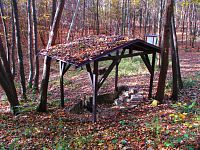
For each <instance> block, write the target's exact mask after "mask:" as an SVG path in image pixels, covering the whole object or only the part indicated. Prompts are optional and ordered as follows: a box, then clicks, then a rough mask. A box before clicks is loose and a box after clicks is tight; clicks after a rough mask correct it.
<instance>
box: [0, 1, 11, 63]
mask: <svg viewBox="0 0 200 150" xmlns="http://www.w3.org/2000/svg"><path fill="white" fill-rule="evenodd" d="M0 12H1V19H2V23H3V30H4V39H5V46H6V54H7V55H6V57H7V60H8V64H9V66H10V49H9V42H8V32H7V27H6V20H5V15H4V10H3V4H2V2H1V0H0Z"/></svg>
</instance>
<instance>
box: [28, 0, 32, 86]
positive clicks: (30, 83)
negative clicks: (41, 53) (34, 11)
mask: <svg viewBox="0 0 200 150" xmlns="http://www.w3.org/2000/svg"><path fill="white" fill-rule="evenodd" d="M27 9H28V54H29V78H28V86H29V88H32V85H33V54H32V51H33V46H32V44H33V37H32V19H31V0H28V3H27Z"/></svg>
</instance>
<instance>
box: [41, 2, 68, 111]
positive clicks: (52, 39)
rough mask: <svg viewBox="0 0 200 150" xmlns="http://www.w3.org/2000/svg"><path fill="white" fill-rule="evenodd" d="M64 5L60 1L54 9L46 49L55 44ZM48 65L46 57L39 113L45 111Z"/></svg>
mask: <svg viewBox="0 0 200 150" xmlns="http://www.w3.org/2000/svg"><path fill="white" fill-rule="evenodd" d="M64 5H65V0H60V1H59V3H58V6H57V9H56V14H55V16H54V21H53V25H52V28H51V31H50V34H49V41H48V44H47V49H48V48H49V47H50V46H51V45H54V44H55V40H56V35H57V31H58V28H59V23H60V19H61V15H62V11H63V8H64ZM50 65H51V59H50V58H49V57H47V56H46V57H45V59H44V68H43V76H42V83H41V89H40V104H39V106H38V108H37V110H38V111H39V112H45V111H47V89H48V82H49V74H50Z"/></svg>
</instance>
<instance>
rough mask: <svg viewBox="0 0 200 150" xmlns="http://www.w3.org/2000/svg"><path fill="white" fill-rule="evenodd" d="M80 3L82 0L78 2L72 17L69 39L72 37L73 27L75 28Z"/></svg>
mask: <svg viewBox="0 0 200 150" xmlns="http://www.w3.org/2000/svg"><path fill="white" fill-rule="evenodd" d="M79 4H80V0H78V2H77V4H76V9H75V12H74V15H73V17H72V21H71V24H70V28H69V31H68V34H67V41H69V38H70V34H71V31H72V28H73V25H74V20H75V19H76V15H77V12H78V8H79Z"/></svg>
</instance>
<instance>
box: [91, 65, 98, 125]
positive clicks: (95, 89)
mask: <svg viewBox="0 0 200 150" xmlns="http://www.w3.org/2000/svg"><path fill="white" fill-rule="evenodd" d="M92 89H93V101H92V110H93V122H96V121H97V114H96V113H97V105H96V100H97V93H98V61H95V62H94V71H93V88H92Z"/></svg>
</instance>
